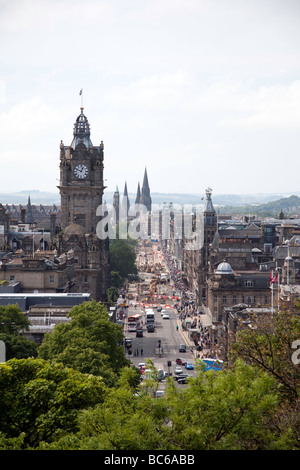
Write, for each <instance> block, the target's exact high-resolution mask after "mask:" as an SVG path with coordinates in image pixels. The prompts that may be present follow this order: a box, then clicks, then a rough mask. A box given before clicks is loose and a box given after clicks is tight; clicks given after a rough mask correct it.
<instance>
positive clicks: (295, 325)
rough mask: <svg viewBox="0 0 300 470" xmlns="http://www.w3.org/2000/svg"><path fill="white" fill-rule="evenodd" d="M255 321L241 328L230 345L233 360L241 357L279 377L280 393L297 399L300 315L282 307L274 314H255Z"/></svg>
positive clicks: (290, 398) (299, 369)
mask: <svg viewBox="0 0 300 470" xmlns="http://www.w3.org/2000/svg"><path fill="white" fill-rule="evenodd" d="M252 324H253V328H247V329H242V330H241V331H239V332H238V335H237V340H236V342H235V343H234V344H233V345H232V346H231V351H230V357H231V360H233V361H235V360H236V359H237V358H242V359H243V360H245V361H246V362H248V363H249V364H252V365H254V366H256V367H258V368H259V369H262V370H265V371H266V372H268V373H269V374H271V375H272V376H273V377H274V378H275V379H276V380H277V381H278V383H279V385H280V389H281V393H282V394H283V395H284V396H285V397H286V398H287V399H288V400H289V401H298V400H299V393H300V368H299V365H297V364H294V362H293V353H294V349H293V347H292V346H293V343H294V341H297V340H299V339H300V316H299V315H294V314H292V313H291V312H289V311H283V312H280V313H274V315H273V317H265V316H263V317H257V318H253V319H252Z"/></svg>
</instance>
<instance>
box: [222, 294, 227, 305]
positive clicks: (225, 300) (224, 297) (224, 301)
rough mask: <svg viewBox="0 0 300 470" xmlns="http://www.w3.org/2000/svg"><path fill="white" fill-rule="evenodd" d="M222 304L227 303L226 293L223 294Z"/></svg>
mask: <svg viewBox="0 0 300 470" xmlns="http://www.w3.org/2000/svg"><path fill="white" fill-rule="evenodd" d="M223 304H227V297H226V295H223Z"/></svg>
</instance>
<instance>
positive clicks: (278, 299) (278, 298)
mask: <svg viewBox="0 0 300 470" xmlns="http://www.w3.org/2000/svg"><path fill="white" fill-rule="evenodd" d="M279 284H280V273H278V284H277V286H278V292H277V295H278V297H277V305H278V307H277V308H278V313H279V301H280V296H279Z"/></svg>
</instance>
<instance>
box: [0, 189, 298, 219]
mask: <svg viewBox="0 0 300 470" xmlns="http://www.w3.org/2000/svg"><path fill="white" fill-rule="evenodd" d="M28 196H30V200H31V204H36V205H39V204H43V205H51V204H56V205H57V206H59V205H60V195H59V193H58V192H57V193H50V192H44V191H38V190H22V191H19V192H14V193H0V203H2V204H21V205H26V204H27V201H28ZM299 196H300V193H299ZM299 196H298V195H295V194H278V193H274V194H263V193H257V194H255V193H254V194H213V195H212V200H213V204H214V206H215V208H216V209H218V211H219V213H223V214H234V213H244V214H248V213H249V210H250V212H251V213H252V214H253V213H255V214H259V215H261V216H274V217H277V216H278V214H279V212H280V211H281V210H282V211H283V212H284V213H285V214H286V215H290V214H292V213H297V214H298V213H300V198H299ZM120 197H122V193H120ZM135 197H136V195H135V194H133V193H129V200H130V203H131V204H134V202H135ZM151 197H152V203H153V204H163V203H166V204H169V203H171V202H172V203H173V204H180V205H184V204H193V205H196V204H203V203H204V199H203V198H205V194H195V193H186V194H184V193H157V192H156V193H151ZM112 200H113V191H107V192H105V193H104V197H103V201H105V202H106V203H109V204H111V203H112Z"/></svg>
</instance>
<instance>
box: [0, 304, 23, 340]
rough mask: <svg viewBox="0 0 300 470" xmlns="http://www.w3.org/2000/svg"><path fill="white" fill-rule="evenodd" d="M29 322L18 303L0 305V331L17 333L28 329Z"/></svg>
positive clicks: (9, 333) (8, 333) (11, 333)
mask: <svg viewBox="0 0 300 470" xmlns="http://www.w3.org/2000/svg"><path fill="white" fill-rule="evenodd" d="M29 326H30V322H29V320H28V318H27V317H26V316H25V315H24V313H23V312H22V310H21V309H20V308H19V306H18V305H5V306H4V305H0V333H4V334H7V335H19V333H20V331H22V330H25V331H28V330H29Z"/></svg>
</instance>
